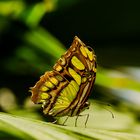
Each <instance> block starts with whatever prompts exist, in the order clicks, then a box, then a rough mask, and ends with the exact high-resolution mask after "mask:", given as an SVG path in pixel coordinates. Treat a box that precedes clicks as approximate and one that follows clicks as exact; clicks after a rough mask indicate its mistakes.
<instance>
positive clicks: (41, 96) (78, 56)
mask: <svg viewBox="0 0 140 140" xmlns="http://www.w3.org/2000/svg"><path fill="white" fill-rule="evenodd" d="M95 77H96V55H95V53H94V50H93V49H92V48H91V47H87V46H86V45H85V44H84V43H83V42H82V41H81V40H80V39H79V38H78V37H75V38H74V40H73V43H72V45H71V47H70V48H69V49H68V50H67V51H66V53H65V54H64V55H62V56H61V58H60V59H59V60H58V61H57V62H56V64H55V65H54V66H53V70H52V71H48V72H46V73H45V74H44V75H43V76H41V77H40V80H39V81H38V82H37V83H36V84H35V86H34V87H32V88H31V92H32V97H31V98H32V101H33V102H34V103H42V107H43V112H44V114H46V115H51V116H60V117H61V116H77V115H79V114H80V113H81V112H82V111H83V110H85V109H86V108H88V106H89V103H88V102H87V100H88V97H89V95H90V92H91V89H92V87H93V84H94V81H95Z"/></svg>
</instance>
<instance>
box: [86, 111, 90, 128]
mask: <svg viewBox="0 0 140 140" xmlns="http://www.w3.org/2000/svg"><path fill="white" fill-rule="evenodd" d="M85 115H86V116H87V118H86V121H85V128H86V127H87V122H88V119H89V114H85Z"/></svg>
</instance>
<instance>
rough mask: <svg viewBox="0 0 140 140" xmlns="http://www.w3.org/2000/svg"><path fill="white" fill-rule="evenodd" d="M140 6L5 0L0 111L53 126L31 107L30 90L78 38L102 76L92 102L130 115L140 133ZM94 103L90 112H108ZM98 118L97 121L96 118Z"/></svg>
mask: <svg viewBox="0 0 140 140" xmlns="http://www.w3.org/2000/svg"><path fill="white" fill-rule="evenodd" d="M139 5H140V1H139V0H133V1H131V0H117V1H111V0H106V1H104V0H98V1H97V0H88V1H87V0H66V1H63V0H0V48H1V50H0V66H1V67H0V74H1V76H0V110H1V111H2V112H7V113H11V114H15V115H20V116H23V117H24V116H26V117H31V118H36V119H41V120H42V119H43V120H46V121H48V118H45V117H44V115H43V113H42V110H41V109H40V107H39V106H38V105H34V104H33V103H32V102H31V101H30V95H31V94H30V93H29V92H28V90H29V87H31V86H34V84H35V83H36V82H37V81H38V80H39V77H40V76H41V75H42V74H44V72H45V71H48V70H52V66H53V65H54V63H55V62H56V60H57V59H58V58H59V57H60V56H61V55H62V54H63V53H64V52H65V51H66V50H67V49H68V48H69V46H70V45H71V42H72V40H73V38H74V36H75V35H77V36H78V37H79V38H80V39H81V40H82V41H83V42H84V43H85V44H87V45H89V46H91V47H92V48H93V49H94V50H95V53H96V55H97V62H98V72H97V78H96V82H95V86H94V90H93V92H92V94H91V96H90V99H94V100H98V101H101V102H104V103H111V104H112V108H110V109H109V110H110V111H112V110H113V111H112V112H116V113H115V114H116V115H115V114H114V115H115V116H116V117H117V113H118V112H119V113H121V114H122V115H124V116H126V114H127V117H128V116H129V117H130V118H131V119H132V120H133V121H134V122H135V123H134V124H135V125H134V130H137V131H138V129H136V127H135V126H139V121H140V54H139V52H140V39H139V37H140V8H139ZM94 100H93V101H91V102H92V103H93V108H92V109H91V108H90V109H91V110H90V111H91V112H93V114H94V113H95V112H96V111H97V113H98V111H99V110H100V109H99V108H100V106H103V108H104V107H105V108H108V107H107V106H106V105H101V104H102V103H98V104H97V106H99V108H98V107H97V108H96V107H95V110H94V105H95V104H96V103H94ZM101 108H102V107H101ZM94 111H95V112H94ZM25 112H26V113H25ZM95 114H96V113H95ZM103 114H104V112H102V114H101V115H100V111H99V113H98V114H97V116H98V115H99V116H101V119H102V118H104V115H103ZM128 114H129V115H128ZM107 116H108V117H109V120H108V123H109V121H110V119H111V118H110V116H109V115H107ZM94 118H95V120H96V119H97V120H98V117H96V115H95V116H94ZM49 119H52V118H49ZM103 120H104V119H103ZM120 120H121V119H120ZM123 120H125V117H124V118H123V119H122V122H124V121H123ZM91 121H92V119H91ZM96 122H97V124H98V122H100V120H99V121H96ZM104 122H105V121H103V122H102V125H103V123H104ZM111 122H112V120H111ZM118 122H119V121H118ZM92 123H95V122H92ZM100 123H101V122H100ZM106 123H107V122H106ZM70 124H71V122H70ZM115 124H117V123H114V127H113V129H115ZM90 125H91V124H90ZM120 125H125V124H122V123H120ZM93 126H94V124H93ZM95 126H96V125H95ZM97 126H98V125H97ZM128 127H129V128H130V126H126V127H123V130H125V131H126V130H128V129H129V128H128ZM105 128H106V125H105ZM109 128H110V127H109ZM111 128H112V127H111ZM138 128H140V127H138ZM116 129H117V130H119V129H120V128H119V127H116ZM138 132H140V131H138Z"/></svg>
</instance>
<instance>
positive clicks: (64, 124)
mask: <svg viewBox="0 0 140 140" xmlns="http://www.w3.org/2000/svg"><path fill="white" fill-rule="evenodd" d="M68 118H69V116H67V118H66V119H65V121H64V122H63V123H62V125H65V123H66V122H67V120H68Z"/></svg>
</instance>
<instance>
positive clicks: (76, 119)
mask: <svg viewBox="0 0 140 140" xmlns="http://www.w3.org/2000/svg"><path fill="white" fill-rule="evenodd" d="M79 116H80V115H77V116H76V119H75V127H77V120H78V117H79Z"/></svg>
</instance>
